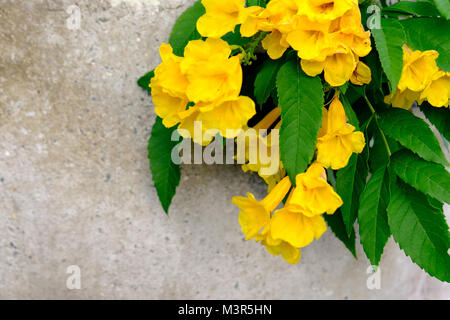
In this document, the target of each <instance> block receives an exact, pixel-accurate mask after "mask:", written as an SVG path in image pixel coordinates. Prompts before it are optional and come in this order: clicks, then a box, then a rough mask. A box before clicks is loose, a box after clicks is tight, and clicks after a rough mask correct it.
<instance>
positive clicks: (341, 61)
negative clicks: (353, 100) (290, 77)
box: [301, 45, 356, 87]
mask: <svg viewBox="0 0 450 320" xmlns="http://www.w3.org/2000/svg"><path fill="white" fill-rule="evenodd" d="M333 51H334V52H333V53H332V54H331V55H327V57H326V58H325V60H323V61H322V60H306V59H302V61H301V65H302V69H303V71H304V72H305V73H306V74H307V75H309V76H311V77H315V76H317V75H319V74H321V73H322V72H323V71H324V72H325V80H326V81H327V82H328V83H329V84H330V85H331V86H333V87H340V86H342V85H344V84H345V83H346V82H347V81H349V80H350V78H351V77H352V74H353V70H355V68H356V62H355V56H354V54H353V52H352V51H351V50H350V49H349V48H348V47H346V46H344V45H340V47H339V49H337V50H333Z"/></svg>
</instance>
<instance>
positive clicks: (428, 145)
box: [379, 108, 448, 166]
mask: <svg viewBox="0 0 450 320" xmlns="http://www.w3.org/2000/svg"><path fill="white" fill-rule="evenodd" d="M379 123H380V127H381V129H382V130H383V131H384V133H385V134H387V135H388V136H390V137H391V138H392V139H394V140H396V141H398V142H399V143H400V144H401V145H402V146H404V147H406V148H408V149H410V150H412V151H413V152H415V153H416V154H418V155H419V156H420V157H422V158H423V159H425V160H428V161H433V162H436V163H440V164H442V165H444V166H446V165H447V164H448V163H447V159H446V158H445V156H444V153H443V152H442V150H441V146H440V144H439V141H438V140H437V138H436V136H435V135H434V133H433V131H431V129H430V127H429V126H428V124H427V123H426V122H425V121H424V120H422V119H419V118H417V117H416V116H414V115H413V114H412V113H411V112H409V111H407V110H403V109H397V108H392V109H390V110H389V111H387V112H384V113H383V114H382V115H381V119H380V122H379Z"/></svg>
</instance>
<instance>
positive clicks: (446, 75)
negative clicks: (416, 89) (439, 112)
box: [419, 70, 450, 108]
mask: <svg viewBox="0 0 450 320" xmlns="http://www.w3.org/2000/svg"><path fill="white" fill-rule="evenodd" d="M449 94H450V72H444V71H442V70H441V71H438V72H436V73H435V74H434V76H433V78H432V81H431V83H430V84H429V85H428V87H427V88H426V89H425V90H424V91H423V92H422V93H421V95H420V101H419V102H420V103H422V102H423V101H424V100H425V99H426V100H428V102H429V103H430V104H431V105H432V106H434V107H438V108H440V107H448V106H449Z"/></svg>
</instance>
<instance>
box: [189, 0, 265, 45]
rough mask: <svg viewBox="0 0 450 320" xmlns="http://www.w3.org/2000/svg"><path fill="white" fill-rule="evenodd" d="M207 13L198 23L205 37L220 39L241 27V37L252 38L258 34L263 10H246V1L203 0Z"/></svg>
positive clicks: (198, 27)
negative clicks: (259, 16) (259, 17)
mask: <svg viewBox="0 0 450 320" xmlns="http://www.w3.org/2000/svg"><path fill="white" fill-rule="evenodd" d="M202 4H203V6H204V7H205V10H206V13H205V14H204V15H203V16H201V17H200V18H199V19H198V21H197V30H198V32H199V33H200V34H201V35H202V36H203V37H209V38H220V37H222V36H224V35H225V34H227V33H228V32H233V31H234V29H235V27H236V26H237V25H241V35H242V36H243V37H251V36H253V35H254V34H255V33H256V32H258V22H259V19H258V15H259V14H260V13H261V12H262V10H263V8H261V7H258V6H253V7H249V8H246V7H245V0H203V1H202Z"/></svg>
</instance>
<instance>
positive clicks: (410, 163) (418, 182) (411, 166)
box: [392, 150, 450, 203]
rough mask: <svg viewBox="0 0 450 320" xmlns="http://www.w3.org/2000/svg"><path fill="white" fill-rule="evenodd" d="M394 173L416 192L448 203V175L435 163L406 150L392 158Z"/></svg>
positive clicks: (449, 186)
mask: <svg viewBox="0 0 450 320" xmlns="http://www.w3.org/2000/svg"><path fill="white" fill-rule="evenodd" d="M392 167H393V169H394V171H395V173H396V174H397V175H398V176H399V177H400V178H401V179H402V180H403V181H404V182H406V183H407V184H409V185H411V186H413V187H414V188H415V189H417V190H418V191H421V192H423V193H425V194H428V195H430V196H431V197H433V198H435V199H437V200H439V201H441V202H446V203H450V173H448V171H447V170H445V168H444V167H443V166H441V165H440V164H437V163H433V162H428V161H425V160H423V159H421V158H419V157H417V156H416V155H415V154H413V153H412V152H410V151H408V150H402V151H399V152H397V153H396V154H395V155H394V156H393V157H392Z"/></svg>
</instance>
